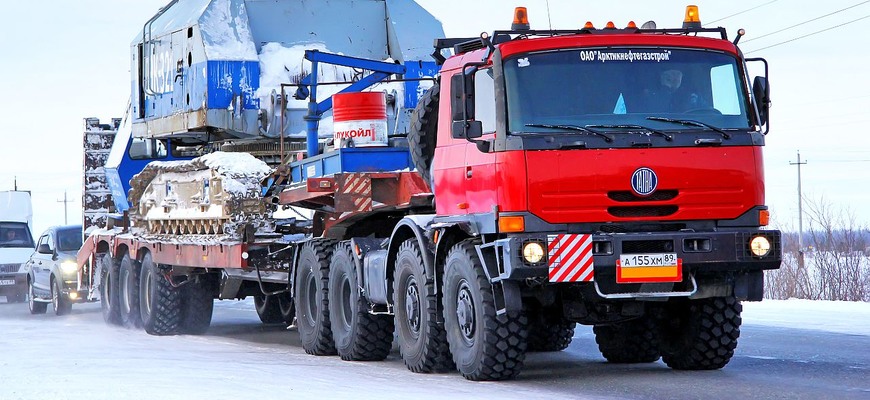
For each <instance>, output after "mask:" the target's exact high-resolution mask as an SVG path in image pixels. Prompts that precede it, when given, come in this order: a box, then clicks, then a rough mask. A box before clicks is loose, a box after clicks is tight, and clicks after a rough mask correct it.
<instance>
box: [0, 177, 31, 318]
mask: <svg viewBox="0 0 870 400" xmlns="http://www.w3.org/2000/svg"><path fill="white" fill-rule="evenodd" d="M32 228H33V205H32V203H31V201H30V192H24V191H18V190H10V191H0V296H6V301H7V302H9V303H13V302H15V303H17V302H23V301H24V300H26V299H27V272H26V271H25V270H24V264H25V263H26V262H27V260H28V259H29V258H30V255H31V254H33V252H34V250H35V248H36V246H34V244H33V235H32V234H31V229H32Z"/></svg>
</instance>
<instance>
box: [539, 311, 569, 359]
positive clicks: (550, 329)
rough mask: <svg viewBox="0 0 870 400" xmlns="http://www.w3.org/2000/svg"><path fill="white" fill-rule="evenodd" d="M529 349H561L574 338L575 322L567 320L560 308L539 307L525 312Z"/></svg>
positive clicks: (565, 347) (566, 346)
mask: <svg viewBox="0 0 870 400" xmlns="http://www.w3.org/2000/svg"><path fill="white" fill-rule="evenodd" d="M527 316H528V319H529V351H541V352H543V351H562V350H565V349H567V348H568V345H570V344H571V340H573V339H574V328H575V327H576V326H577V323H575V322H571V321H568V320H567V319H565V316H564V315H562V312H561V308H556V307H541V308H537V309H534V310H531V311H529V312H528V313H527Z"/></svg>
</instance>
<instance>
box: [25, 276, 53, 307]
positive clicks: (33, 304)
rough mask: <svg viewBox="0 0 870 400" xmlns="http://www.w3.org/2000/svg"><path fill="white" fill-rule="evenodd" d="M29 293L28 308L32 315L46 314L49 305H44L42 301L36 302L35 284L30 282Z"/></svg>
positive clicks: (28, 283)
mask: <svg viewBox="0 0 870 400" xmlns="http://www.w3.org/2000/svg"><path fill="white" fill-rule="evenodd" d="M27 292H28V295H27V297H28V299H29V300H28V304H27V305H28V307H29V308H30V313H31V314H45V311H47V310H48V303H43V302H41V301H36V297H35V295H34V294H33V282H30V281H29V280H28V282H27Z"/></svg>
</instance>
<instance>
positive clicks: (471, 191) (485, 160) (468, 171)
mask: <svg viewBox="0 0 870 400" xmlns="http://www.w3.org/2000/svg"><path fill="white" fill-rule="evenodd" d="M495 107H496V105H495V84H494V80H493V71H492V68H483V69H480V70H478V71H477V72H475V74H474V119H475V120H478V121H480V122H481V124H482V125H483V136H482V137H481V138H480V139H478V140H490V141H491V140H492V139H494V138H495V127H496V117H495V115H496V110H495ZM496 172H497V169H496V157H495V153H493V152H489V153H484V152H481V151H480V150H479V149H478V148H477V144H475V143H472V142H468V141H466V143H465V193H466V199H467V201H468V212H469V213H489V212H492V211H493V206H495V205H497V204H498V199H497V197H496V196H497V190H496V189H497V188H498V181H497V176H496Z"/></svg>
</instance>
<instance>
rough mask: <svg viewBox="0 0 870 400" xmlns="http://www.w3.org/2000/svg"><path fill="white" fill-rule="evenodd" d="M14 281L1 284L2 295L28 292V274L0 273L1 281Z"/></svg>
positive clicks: (0, 294) (0, 293)
mask: <svg viewBox="0 0 870 400" xmlns="http://www.w3.org/2000/svg"><path fill="white" fill-rule="evenodd" d="M8 281H13V282H14V283H13V284H6V285H0V296H6V295H14V294H24V293H27V274H26V273H15V274H0V282H8Z"/></svg>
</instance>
